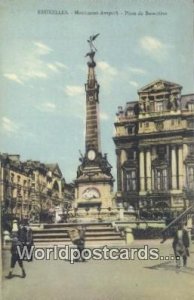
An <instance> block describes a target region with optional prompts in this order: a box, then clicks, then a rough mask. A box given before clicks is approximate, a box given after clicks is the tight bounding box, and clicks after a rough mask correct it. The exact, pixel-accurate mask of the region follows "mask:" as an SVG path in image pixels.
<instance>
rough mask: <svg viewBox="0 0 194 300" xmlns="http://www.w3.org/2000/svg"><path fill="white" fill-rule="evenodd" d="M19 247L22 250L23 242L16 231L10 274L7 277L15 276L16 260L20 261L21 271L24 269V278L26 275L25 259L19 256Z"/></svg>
mask: <svg viewBox="0 0 194 300" xmlns="http://www.w3.org/2000/svg"><path fill="white" fill-rule="evenodd" d="M18 248H19V249H20V252H22V249H23V244H22V242H21V241H20V240H19V238H18V235H17V233H14V235H13V238H12V245H11V268H10V271H9V274H8V276H6V278H7V279H11V278H12V277H13V269H14V267H15V265H16V262H18V264H19V266H20V268H21V271H22V278H25V277H26V272H25V270H24V266H23V261H22V259H21V258H20V256H19V253H18Z"/></svg>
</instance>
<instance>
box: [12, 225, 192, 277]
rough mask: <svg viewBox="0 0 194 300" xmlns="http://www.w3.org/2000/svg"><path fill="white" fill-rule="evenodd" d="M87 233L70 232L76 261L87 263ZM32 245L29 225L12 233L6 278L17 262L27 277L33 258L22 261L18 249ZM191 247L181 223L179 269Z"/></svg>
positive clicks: (176, 247) (176, 240)
mask: <svg viewBox="0 0 194 300" xmlns="http://www.w3.org/2000/svg"><path fill="white" fill-rule="evenodd" d="M85 233H86V228H85V227H84V226H79V227H76V228H73V229H71V230H70V231H69V236H70V239H71V241H72V243H73V244H74V245H76V247H77V249H78V251H79V257H78V259H77V260H76V261H85V259H84V258H83V256H82V252H83V250H84V247H85ZM165 240H166V238H163V240H162V242H164V241H165ZM32 245H33V235H32V229H31V228H30V227H29V226H28V224H21V225H20V227H19V230H18V231H17V232H13V233H12V246H11V266H10V271H9V274H8V275H7V276H6V278H8V279H10V278H12V277H13V269H14V267H15V265H16V263H17V262H18V264H19V266H20V268H21V271H22V276H21V277H22V278H25V277H26V272H25V269H24V265H23V260H28V261H32V259H33V258H32V257H30V259H27V258H24V259H21V257H20V255H19V253H18V247H19V249H20V252H22V249H23V247H24V246H26V247H27V249H28V252H30V249H31V247H32ZM189 246H190V242H189V235H188V231H187V230H186V229H185V228H184V224H182V223H180V224H179V225H178V228H177V230H176V232H175V234H174V238H173V243H172V247H173V251H174V255H175V259H176V266H177V268H180V266H181V258H182V262H183V266H184V267H185V266H187V258H188V256H189Z"/></svg>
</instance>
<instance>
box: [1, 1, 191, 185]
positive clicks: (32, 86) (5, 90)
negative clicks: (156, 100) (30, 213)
mask: <svg viewBox="0 0 194 300" xmlns="http://www.w3.org/2000/svg"><path fill="white" fill-rule="evenodd" d="M41 10H47V11H48V10H50V13H47V14H45V13H44V14H42V13H39V12H38V11H41ZM76 11H79V12H80V14H76V13H75V12H76ZM81 12H82V13H81ZM62 13H63V14H62ZM88 13H92V14H88ZM151 13H152V14H153V13H155V15H151ZM96 33H100V35H99V36H98V38H97V39H96V43H95V46H96V47H97V49H98V51H97V53H96V56H95V57H96V63H97V66H96V77H97V80H98V83H99V84H100V94H99V100H100V128H101V144H102V152H103V153H108V160H109V162H110V163H111V165H112V166H113V171H112V173H113V176H114V177H115V179H116V155H115V146H114V142H113V139H112V138H113V136H114V121H115V114H116V112H117V108H118V106H124V105H125V103H126V102H128V101H134V100H137V99H138V95H137V90H138V89H139V88H141V87H143V86H144V85H147V84H149V83H150V82H152V81H154V80H157V79H164V80H167V81H172V82H175V83H178V84H180V85H182V86H183V90H182V94H189V93H193V92H194V89H193V53H194V51H193V1H192V0H186V1H185V0H179V1H177V0H168V1H167V0H163V1H160V0H136V1H135V0H123V1H122V0H119V1H115V0H114V1H113V0H110V1H109V0H106V1H101V0H99V1H95V0H90V1H87V0H82V1H78V0H77V1H68V0H57V1H56V0H55V1H54V0H47V1H46V0H45V1H43V0H42V1H38V0H29V1H26V0H6V1H1V2H0V40H1V43H0V152H2V153H10V154H20V155H21V160H26V159H32V160H39V161H41V162H45V163H55V162H57V163H58V164H59V167H60V169H61V171H62V173H63V175H64V177H65V179H66V181H67V182H71V181H73V180H74V179H75V178H76V171H77V167H78V165H79V157H80V155H79V150H81V152H82V153H83V154H84V151H85V142H84V139H85V90H84V85H85V83H86V80H87V58H86V57H85V54H86V53H87V52H88V50H89V47H88V43H87V39H88V38H89V36H91V35H93V34H96Z"/></svg>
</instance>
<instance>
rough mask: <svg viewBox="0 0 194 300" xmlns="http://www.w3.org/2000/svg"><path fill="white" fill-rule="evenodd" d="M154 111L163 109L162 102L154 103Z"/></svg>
mask: <svg viewBox="0 0 194 300" xmlns="http://www.w3.org/2000/svg"><path fill="white" fill-rule="evenodd" d="M155 111H158V112H159V111H163V102H156V103H155Z"/></svg>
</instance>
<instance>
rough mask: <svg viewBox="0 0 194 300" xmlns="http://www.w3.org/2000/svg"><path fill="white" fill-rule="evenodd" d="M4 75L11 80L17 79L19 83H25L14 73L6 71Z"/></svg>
mask: <svg viewBox="0 0 194 300" xmlns="http://www.w3.org/2000/svg"><path fill="white" fill-rule="evenodd" d="M3 76H4V77H5V78H8V79H9V80H12V81H15V82H17V83H19V84H23V82H22V81H21V80H20V79H19V77H18V76H17V75H16V74H14V73H5V74H3Z"/></svg>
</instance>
